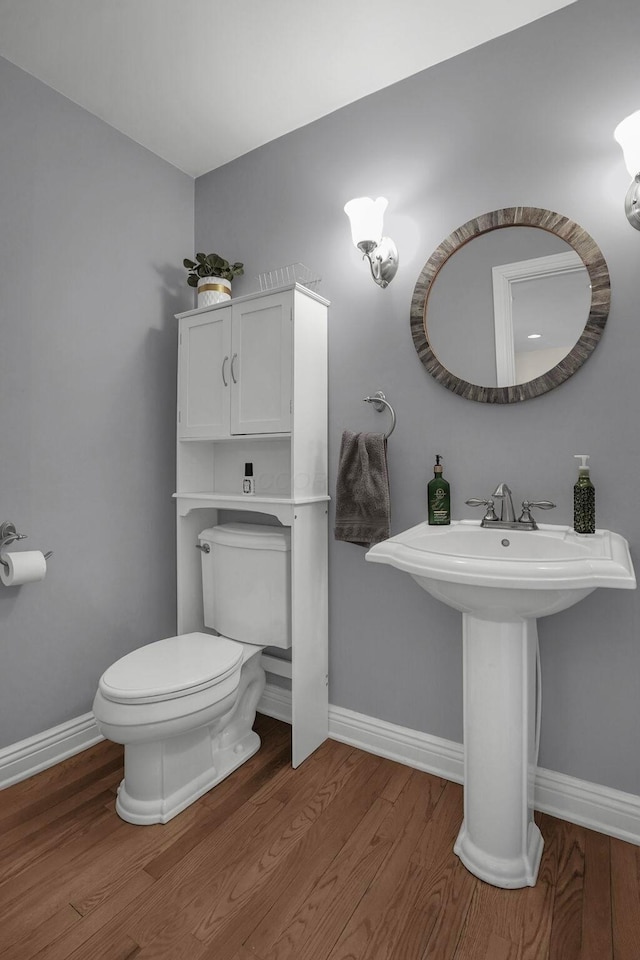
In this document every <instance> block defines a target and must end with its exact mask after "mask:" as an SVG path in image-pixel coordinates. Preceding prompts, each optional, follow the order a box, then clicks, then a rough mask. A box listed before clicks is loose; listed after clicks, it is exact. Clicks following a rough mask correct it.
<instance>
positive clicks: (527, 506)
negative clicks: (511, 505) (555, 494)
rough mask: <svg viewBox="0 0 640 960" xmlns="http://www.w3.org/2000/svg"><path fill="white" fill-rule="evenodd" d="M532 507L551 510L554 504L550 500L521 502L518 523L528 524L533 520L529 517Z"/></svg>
mask: <svg viewBox="0 0 640 960" xmlns="http://www.w3.org/2000/svg"><path fill="white" fill-rule="evenodd" d="M532 507H537V508H538V509H539V510H553V508H554V507H555V503H552V502H551V500H523V501H522V513H521V515H520V517H519V519H518V523H529V522H531V521H532V520H533V517H532V516H531V509H532Z"/></svg>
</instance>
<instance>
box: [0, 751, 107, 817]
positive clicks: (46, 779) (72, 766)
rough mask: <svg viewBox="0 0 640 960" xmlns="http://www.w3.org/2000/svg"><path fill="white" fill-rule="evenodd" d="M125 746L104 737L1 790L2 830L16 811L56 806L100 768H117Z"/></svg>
mask: <svg viewBox="0 0 640 960" xmlns="http://www.w3.org/2000/svg"><path fill="white" fill-rule="evenodd" d="M122 755H123V753H122V746H121V745H120V744H119V743H110V742H109V741H107V740H101V741H100V742H99V743H97V744H94V746H92V747H89V748H88V749H87V750H83V751H82V752H81V753H76V754H74V756H72V757H68V758H67V759H66V760H63V761H62V762H61V763H57V764H54V766H52V767H49V768H48V769H47V770H42V771H41V772H40V773H37V774H35V775H34V776H33V777H28V778H27V779H26V780H21V781H19V782H18V783H14V784H13V785H12V786H10V787H7V788H6V789H5V790H3V791H2V804H0V829H2V830H3V831H4V829H5V828H6V825H7V824H6V821H7V820H8V818H10V817H12V816H13V815H14V814H16V813H17V814H19V815H23V814H24V813H25V811H28V810H32V809H34V808H33V804H35V805H36V807H44V808H46V805H47V803H49V804H50V805H52V806H54V805H55V804H57V803H58V802H60V800H62V799H64V798H66V797H68V796H70V795H72V794H74V793H76V792H77V791H78V790H79V789H81V788H82V784H83V783H86V782H87V781H89V780H91V779H92V778H93V777H94V776H95V771H96V770H97V769H99V768H100V767H108V768H112V767H113V765H114V764H115V766H116V767H117V765H118V762H120V764H121V763H122Z"/></svg>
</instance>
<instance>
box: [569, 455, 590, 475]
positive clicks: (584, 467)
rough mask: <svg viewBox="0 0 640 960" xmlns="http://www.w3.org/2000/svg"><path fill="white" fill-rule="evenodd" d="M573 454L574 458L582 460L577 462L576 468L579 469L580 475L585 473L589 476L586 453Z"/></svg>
mask: <svg viewBox="0 0 640 960" xmlns="http://www.w3.org/2000/svg"><path fill="white" fill-rule="evenodd" d="M573 456H574V458H575V459H576V460H582V463H580V464H578V470H579V471H580V474H581V475H582V476H585V474H586V476H589V465H588V464H587V460H588V459H589V456H588V454H584V453H574V455H573ZM583 471H584V473H583Z"/></svg>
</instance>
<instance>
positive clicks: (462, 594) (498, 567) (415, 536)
mask: <svg viewBox="0 0 640 960" xmlns="http://www.w3.org/2000/svg"><path fill="white" fill-rule="evenodd" d="M366 559H367V560H369V561H372V562H373V563H388V564H391V566H393V567H396V568H397V569H398V570H404V571H405V572H406V573H409V574H410V575H411V576H412V577H413V579H414V580H415V581H416V583H418V584H420V586H421V587H422V588H423V589H424V590H426V591H427V592H428V593H430V594H432V595H433V596H435V597H437V598H438V599H439V600H442V601H443V602H444V603H446V604H448V605H449V606H451V607H455V609H456V610H461V611H462V612H463V613H471V614H473V615H474V616H476V617H479V618H480V619H485V620H492V621H495V622H505V621H509V620H520V619H529V618H532V617H535V618H537V617H544V616H548V615H549V614H551V613H557V612H558V611H559V610H565V609H566V608H567V607H570V606H572V605H573V604H574V603H577V602H578V600H581V599H582V598H583V597H586V596H587V595H588V594H589V593H591V592H592V591H593V590H595V589H596V587H618V588H623V589H629V590H632V589H634V587H635V585H636V578H635V574H634V572H633V565H632V563H631V557H630V554H629V545H628V543H627V541H626V540H625V539H624V537H621V536H620V535H619V534H617V533H613V532H612V531H610V530H597V531H596V533H595V534H587V535H580V534H576V533H574V531H573V530H572V529H571V528H570V527H563V526H556V525H554V524H540V526H539V529H538V530H491V529H489V528H486V527H481V526H480V522H479V521H477V520H454V521H453V522H452V523H451V525H450V526H448V527H430V526H429V525H428V524H427V523H420V524H418V525H417V526H416V527H411V528H410V529H409V530H405V531H404V532H403V533H399V534H398V535H397V536H395V537H392V538H391V539H390V540H385V541H383V542H382V543H378V544H376V546H374V547H372V548H371V550H369V552H368V553H367V555H366Z"/></svg>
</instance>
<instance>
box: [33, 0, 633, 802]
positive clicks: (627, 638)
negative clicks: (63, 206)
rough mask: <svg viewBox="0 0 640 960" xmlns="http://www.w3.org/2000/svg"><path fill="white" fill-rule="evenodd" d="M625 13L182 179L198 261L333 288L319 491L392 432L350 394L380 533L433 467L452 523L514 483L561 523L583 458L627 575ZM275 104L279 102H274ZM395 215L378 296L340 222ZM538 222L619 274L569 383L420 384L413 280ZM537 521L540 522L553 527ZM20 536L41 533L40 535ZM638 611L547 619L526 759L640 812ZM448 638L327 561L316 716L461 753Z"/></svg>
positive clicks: (557, 21) (449, 620)
mask: <svg viewBox="0 0 640 960" xmlns="http://www.w3.org/2000/svg"><path fill="white" fill-rule="evenodd" d="M638 29H640V7H639V6H638V4H637V0H609V2H608V3H606V4H604V3H602V0H581V2H580V3H577V4H573V5H571V6H569V7H567V8H565V9H563V10H561V11H560V12H558V13H556V14H553V15H551V16H549V17H547V18H545V19H543V20H541V21H538V22H536V23H534V24H532V25H529V26H527V27H524V28H523V29H521V30H519V31H517V32H515V33H511V34H509V35H507V36H504V37H501V38H499V39H497V40H495V41H493V42H491V43H489V44H486V45H483V46H481V47H478V48H476V49H474V50H472V51H470V52H469V53H466V54H464V55H461V56H459V57H457V58H455V59H452V60H450V61H448V62H446V63H443V64H440V65H438V66H436V67H434V68H431V69H430V70H428V71H426V72H424V73H421V74H417V75H416V76H414V77H412V78H410V79H408V80H406V81H403V82H402V83H399V84H397V85H394V86H392V87H390V88H388V89H386V90H384V91H382V92H380V93H378V94H376V95H374V96H371V97H368V98H366V99H364V100H361V101H359V102H358V103H355V104H353V105H351V106H349V107H347V108H345V109H343V110H340V111H338V112H336V113H334V114H332V115H331V116H329V117H326V118H324V119H322V120H320V121H318V122H316V123H313V124H311V125H309V126H307V127H305V128H303V129H301V130H298V131H296V132H295V133H293V134H290V135H288V136H286V137H283V138H281V139H280V140H277V141H275V142H273V143H270V144H268V145H266V146H264V147H262V148H260V149H258V150H256V151H254V152H252V153H250V154H248V155H246V156H244V157H242V158H240V159H238V160H235V161H233V162H232V163H230V164H228V165H227V166H225V167H223V168H221V169H219V170H217V171H214V172H212V173H210V174H207V175H206V176H204V177H201V178H200V179H199V180H198V181H196V247H197V249H204V248H207V250H217V251H218V252H219V253H221V254H223V255H224V256H226V257H228V258H230V259H240V260H243V261H244V262H245V264H246V270H247V276H246V277H245V278H242V279H239V280H236V281H234V293H235V294H236V295H239V294H242V293H246V292H249V291H251V290H253V289H255V284H254V283H253V282H252V276H255V275H256V274H257V273H259V272H260V271H262V270H265V269H268V268H270V267H276V266H280V265H283V264H287V263H291V262H293V261H296V260H301V261H303V262H304V263H306V264H308V265H309V266H311V267H313V268H315V269H316V270H317V271H319V272H320V273H321V275H322V276H323V278H324V281H323V284H322V287H321V292H322V293H324V294H325V295H326V296H327V297H328V298H329V299H330V300H331V301H332V307H331V311H330V329H329V335H330V361H329V363H330V410H329V413H330V441H331V448H330V463H331V488H332V492H333V490H334V489H335V485H334V476H335V467H336V461H337V452H338V446H339V440H340V434H341V431H342V429H343V428H345V427H348V428H350V429H354V430H357V429H368V430H376V429H379V428H381V427H383V426H384V425H385V423H384V422H383V420H382V419H381V417H382V415H378V414H376V413H375V411H373V410H372V409H370V408H369V407H368V406H367V405H365V404H363V403H362V398H363V397H364V396H366V395H367V394H369V393H370V392H373V391H375V390H378V389H382V390H384V391H385V393H386V395H387V397H388V398H389V400H390V401H391V402H392V403H393V405H394V406H395V409H396V412H397V415H398V426H397V428H396V431H395V433H394V435H393V437H392V439H391V441H390V445H389V456H390V472H391V485H392V503H393V529H394V531H399V530H401V529H403V528H405V527H408V526H410V525H412V524H415V523H417V522H419V521H420V520H422V519H423V518H424V517H425V493H426V491H425V484H426V482H427V480H428V479H429V478H430V476H431V475H432V474H431V466H432V464H433V461H434V455H435V454H436V453H441V454H443V456H444V459H445V463H446V465H447V475H448V479H449V480H450V482H451V485H452V495H453V504H452V506H453V514H454V516H455V517H461V516H469V515H470V511H469V509H468V508H466V507H465V506H464V500H465V499H466V498H467V497H470V496H483V495H486V494H488V493H490V492H491V490H492V489H493V486H494V485H495V484H496V482H497V481H500V480H507V481H508V482H509V483H510V485H511V487H512V489H513V490H514V491H515V493H516V495H517V496H518V497H519V498H520V499H522V498H523V497H525V496H526V497H531V498H539V497H540V498H550V499H552V500H554V501H556V502H557V504H558V509H557V510H556V511H555V514H554V516H553V520H554V521H555V522H557V523H570V522H571V519H572V485H573V482H574V475H575V473H576V469H575V463H574V461H573V458H572V454H573V453H583V452H584V453H589V454H591V457H592V460H591V463H592V473H593V478H594V482H595V484H596V490H597V513H598V524H599V525H600V526H604V527H609V528H612V529H614V530H617V531H619V532H621V533H623V534H624V535H626V536H627V537H628V538H629V540H630V541H631V544H632V547H633V548H634V552H635V556H636V559H640V510H639V509H638V490H637V488H638V477H639V476H640V470H639V466H640V464H639V460H640V433H639V431H638V426H637V423H638V411H639V409H640V377H638V374H637V369H636V366H637V362H638V358H639V357H640V324H639V323H638V308H637V277H638V262H639V257H640V234H639V233H637V232H636V231H634V230H633V229H632V228H631V227H630V226H629V224H628V223H627V220H626V218H625V215H624V210H623V198H624V194H625V191H626V189H627V185H628V176H627V173H626V170H625V168H624V165H623V161H622V154H621V152H620V150H619V148H618V146H617V144H616V143H615V142H614V140H613V136H612V134H613V129H614V127H615V125H616V124H617V123H618V121H619V120H621V119H622V118H623V117H625V116H626V115H627V114H628V113H631V112H632V111H633V110H636V109H637V108H638V106H639V104H638V84H637V34H638ZM274 108H275V109H277V104H276V105H274ZM363 194H364V195H366V194H369V195H371V196H376V195H378V194H381V195H383V196H386V197H388V198H389V209H388V211H387V218H386V225H385V227H386V231H385V232H387V233H388V234H389V236H391V237H393V239H394V240H395V241H396V243H397V245H398V248H399V252H400V269H399V272H398V274H397V276H396V278H395V280H394V281H393V284H392V285H391V286H390V287H389V288H388V289H387V290H384V291H383V290H380V289H379V288H378V287H376V286H375V285H374V283H373V282H372V281H371V279H370V277H369V275H368V271H367V269H366V266H365V265H364V264H362V263H361V262H360V255H359V253H358V251H357V250H355V248H354V247H353V246H352V245H351V240H350V231H349V224H348V221H347V218H346V216H345V215H344V213H343V211H342V207H343V204H344V203H345V201H347V200H349V199H350V198H351V197H354V196H361V195H363ZM520 204H522V205H532V206H538V207H546V208H549V209H552V210H556V211H558V212H559V213H561V214H563V215H565V216H567V217H569V218H571V219H573V220H576V221H577V222H578V223H580V224H582V225H583V226H584V227H585V228H586V229H587V230H588V231H589V232H590V233H591V234H592V235H593V236H594V237H595V239H596V240H597V242H598V243H599V245H600V247H601V249H602V250H603V252H604V255H605V258H606V259H607V261H608V264H609V268H610V271H611V278H612V285H613V298H612V309H611V314H610V319H609V323H608V325H607V328H606V331H605V334H604V337H603V339H602V341H601V343H600V345H599V346H598V348H597V350H596V351H595V353H594V354H593V356H592V357H591V358H590V359H589V360H588V362H587V364H586V365H585V366H584V367H583V368H582V369H581V370H580V371H579V372H578V373H577V375H576V376H575V377H573V378H572V379H571V380H569V381H568V382H567V383H565V384H563V385H562V386H561V387H559V388H558V389H556V390H555V391H553V392H552V393H549V394H547V395H545V396H543V397H540V398H538V399H535V400H532V401H528V402H525V403H520V404H514V405H510V406H502V407H500V406H489V405H483V404H479V403H473V402H471V401H467V400H463V399H461V398H459V397H457V396H455V395H454V394H452V393H450V392H448V391H447V390H445V389H444V388H443V387H441V386H440V385H439V384H437V383H436V382H435V380H433V379H431V378H430V377H429V375H428V374H427V373H426V371H425V369H424V368H423V367H422V365H421V364H420V362H419V360H418V358H417V355H416V353H415V350H414V348H413V344H412V340H411V337H410V333H409V305H410V300H411V294H412V291H413V286H414V283H415V281H416V279H417V277H418V274H419V271H420V269H421V267H422V265H423V264H424V263H425V261H426V260H427V259H428V257H429V255H430V254H431V252H432V251H433V250H434V249H435V247H436V246H437V245H438V244H439V243H440V241H441V240H442V239H443V238H444V237H446V236H448V234H449V233H450V232H451V231H452V230H453V229H454V228H456V227H457V226H459V225H460V224H462V223H464V222H465V221H467V220H468V219H470V218H471V217H473V216H475V215H478V214H481V213H484V212H486V211H488V210H492V209H495V208H497V207H503V206H514V205H520ZM545 519H549V518H548V517H547V516H545ZM34 529H35V527H34ZM639 613H640V594H639V593H638V592H630V591H613V590H611V591H607V590H599V591H596V592H595V593H594V594H592V595H591V596H590V597H588V598H587V599H586V600H584V601H583V602H582V604H580V605H579V606H577V607H575V608H574V609H572V610H569V611H567V612H565V613H562V614H558V615H556V616H554V617H551V618H548V619H546V620H542V621H541V622H540V631H539V632H540V641H541V649H542V665H543V681H544V696H543V704H544V705H543V723H542V742H541V750H540V763H541V764H542V765H543V766H544V767H547V768H551V769H554V770H557V771H561V772H563V773H566V774H569V775H572V776H576V777H581V778H584V779H586V780H590V781H594V782H599V783H602V784H606V785H609V786H611V787H614V788H618V789H622V790H627V791H630V792H632V793H635V794H640V751H639V750H638V743H640V643H639V637H638V617H639ZM460 631H461V622H460V616H459V615H458V614H457V613H455V612H454V611H453V610H450V609H448V608H446V607H445V606H443V605H441V604H439V603H438V602H437V601H436V600H433V599H431V598H430V597H429V596H427V594H425V593H424V592H422V591H421V590H420V589H419V588H418V587H417V586H416V585H415V584H414V583H413V582H412V581H411V579H410V578H409V577H407V576H406V575H404V574H401V573H398V572H396V571H393V570H391V569H390V568H387V567H382V566H378V565H371V564H366V563H365V561H364V553H363V551H362V549H361V548H359V547H357V546H353V545H350V544H345V543H332V545H331V553H330V632H331V647H330V669H331V673H330V700H331V702H332V703H334V704H336V705H340V706H342V707H347V708H350V709H353V710H356V711H359V712H362V713H364V714H368V715H370V716H373V717H379V718H382V719H384V720H387V721H391V722H393V723H397V724H402V725H404V726H407V727H411V728H414V729H417V730H421V731H426V732H427V733H429V734H433V735H436V736H440V737H445V738H449V739H452V740H456V741H460V740H461V738H462V712H461V640H460Z"/></svg>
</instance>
